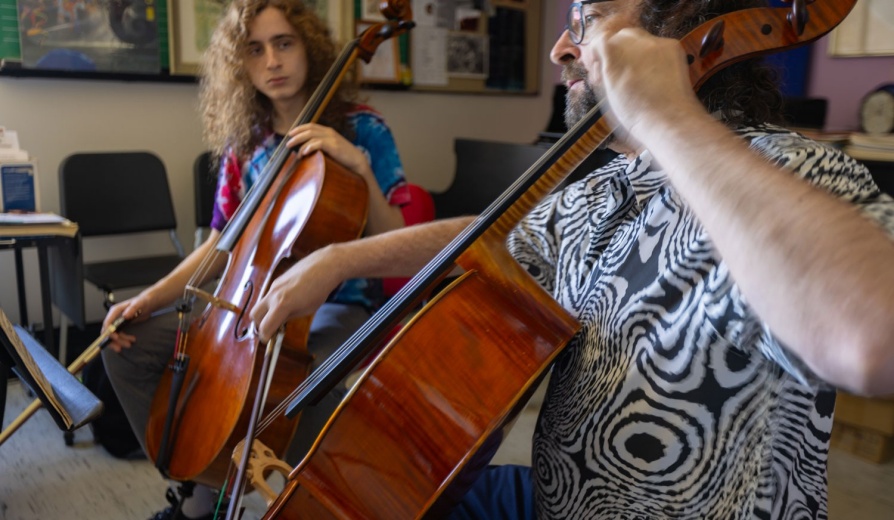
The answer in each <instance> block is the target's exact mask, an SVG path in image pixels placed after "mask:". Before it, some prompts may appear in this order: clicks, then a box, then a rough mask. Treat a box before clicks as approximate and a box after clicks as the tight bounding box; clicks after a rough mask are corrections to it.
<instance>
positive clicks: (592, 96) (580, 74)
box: [562, 62, 602, 128]
mask: <svg viewBox="0 0 894 520" xmlns="http://www.w3.org/2000/svg"><path fill="white" fill-rule="evenodd" d="M575 79H579V80H581V83H583V88H577V89H575V90H574V91H572V90H569V91H568V93H567V94H566V95H565V125H566V126H567V127H568V128H571V127H573V126H574V125H576V124H577V123H578V121H580V120H581V119H583V118H584V116H586V115H587V113H588V112H589V111H590V109H592V108H593V107H595V106H596V104H597V103H599V99H600V98H601V97H602V96H601V93H599V94H598V93H597V92H596V91H595V89H593V87H591V86H590V83H589V82H588V81H587V70H586V69H585V68H584V67H583V66H581V65H580V64H579V63H578V62H573V63H570V64H568V65H565V68H563V69H562V81H564V82H566V83H567V82H568V81H571V80H575Z"/></svg>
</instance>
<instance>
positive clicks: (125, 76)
mask: <svg viewBox="0 0 894 520" xmlns="http://www.w3.org/2000/svg"><path fill="white" fill-rule="evenodd" d="M0 77H7V78H53V79H87V80H106V81H140V82H146V83H197V82H198V79H197V78H196V76H192V75H181V74H169V73H168V71H167V70H163V71H162V72H161V73H160V74H138V73H134V72H90V71H80V70H50V69H28V68H25V67H22V65H21V64H20V63H18V62H9V61H7V60H4V61H3V62H2V63H0Z"/></svg>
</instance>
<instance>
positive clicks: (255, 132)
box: [103, 0, 408, 520]
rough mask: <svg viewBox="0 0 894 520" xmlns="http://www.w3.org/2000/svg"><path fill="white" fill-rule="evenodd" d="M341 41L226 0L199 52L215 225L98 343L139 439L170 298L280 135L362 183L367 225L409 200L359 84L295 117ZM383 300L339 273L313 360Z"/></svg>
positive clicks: (205, 503)
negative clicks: (213, 162) (307, 116)
mask: <svg viewBox="0 0 894 520" xmlns="http://www.w3.org/2000/svg"><path fill="white" fill-rule="evenodd" d="M336 55H337V49H336V47H335V45H334V43H333V42H332V39H331V37H330V34H329V31H328V30H327V29H326V27H325V25H324V23H323V22H322V21H321V20H320V18H319V17H317V16H316V14H315V13H314V12H313V11H312V10H311V9H310V8H308V7H307V6H305V5H304V4H303V3H301V2H300V1H298V0H234V1H233V2H232V3H231V4H230V5H229V7H228V8H227V10H226V14H225V15H224V17H223V19H222V20H221V22H220V24H219V25H218V27H217V28H216V30H215V32H214V34H213V37H212V39H211V43H210V46H209V48H208V50H207V52H206V53H205V59H204V61H203V65H202V72H201V84H200V89H199V96H200V97H199V99H200V109H201V115H202V122H203V127H204V136H205V139H206V141H207V143H208V145H209V147H210V149H211V150H212V151H213V153H214V154H215V155H216V156H217V157H218V158H219V163H220V171H219V178H218V185H217V191H216V200H215V207H214V216H213V219H212V224H211V227H212V231H211V233H210V235H209V237H208V239H207V240H206V241H205V242H204V243H203V244H202V245H201V246H200V247H198V248H197V249H196V250H195V251H193V252H192V253H191V254H190V255H189V256H187V257H186V258H185V259H184V260H183V262H182V263H181V264H180V265H179V266H178V267H177V268H175V269H174V270H173V271H172V272H171V273H170V274H168V275H167V276H165V277H164V278H163V279H161V280H159V281H158V282H157V283H156V284H154V285H152V286H151V287H149V288H147V289H145V290H144V291H142V292H141V293H140V294H138V295H137V296H135V297H133V298H131V299H129V300H126V301H123V302H120V303H118V304H116V305H114V306H113V307H112V308H111V309H110V310H109V312H108V315H107V316H106V318H105V321H104V324H103V325H104V326H105V327H107V326H109V325H110V324H111V323H112V322H113V321H114V320H115V319H116V318H118V317H119V316H124V317H125V318H128V319H129V320H130V321H129V322H128V323H127V325H126V326H125V327H123V328H122V330H120V331H119V332H117V333H115V334H114V335H113V336H112V338H111V342H110V348H108V349H106V350H105V351H104V353H103V360H104V362H105V365H106V370H107V372H108V374H109V378H110V380H111V382H112V384H113V387H114V388H115V391H116V393H117V395H118V397H119V399H120V401H121V404H122V406H123V408H124V410H125V413H126V414H127V417H128V420H129V421H130V423H131V426H132V427H133V429H134V432H135V433H136V435H137V438H138V439H139V440H140V442H141V444H142V445H143V447H144V449H145V446H146V444H145V430H146V424H147V421H148V413H149V409H150V407H151V403H152V400H153V396H154V394H155V389H156V387H157V385H158V382H159V379H160V377H161V375H162V373H163V371H164V370H165V366H166V364H167V362H168V360H169V359H170V357H171V354H172V352H173V347H174V338H175V332H176V326H177V318H176V313H174V312H171V311H170V307H171V306H172V305H173V304H174V302H175V301H176V300H177V299H178V298H180V297H181V296H182V294H183V291H184V288H185V286H186V284H187V283H188V282H189V281H190V280H191V279H193V276H194V275H195V274H196V272H197V269H198V268H199V266H200V264H202V262H203V261H205V260H206V258H213V260H212V261H211V263H210V268H207V269H203V271H202V275H203V276H202V279H200V280H198V282H199V284H201V283H207V282H210V281H212V280H213V279H214V278H215V277H217V276H218V275H220V274H221V273H222V271H223V269H224V268H225V267H226V257H225V256H223V255H213V253H214V245H215V243H216V241H217V238H218V237H219V236H220V232H221V230H222V229H223V228H224V226H225V225H226V224H227V222H228V221H229V219H230V218H231V217H232V216H233V214H234V213H235V211H236V209H237V207H238V206H239V203H240V202H241V201H242V200H243V198H244V197H245V195H246V193H247V192H248V190H249V189H250V188H251V186H252V185H253V183H254V182H255V181H256V180H257V179H258V177H259V175H260V174H261V172H262V171H263V169H264V167H265V166H266V164H267V162H268V160H269V159H270V157H271V155H272V154H273V152H274V151H275V150H276V148H277V146H279V145H280V144H281V143H285V145H286V146H288V147H290V148H292V149H294V150H296V151H297V152H296V153H298V154H299V155H300V156H305V155H308V154H310V153H313V152H316V151H319V150H322V151H323V152H324V153H325V154H327V155H328V156H329V157H330V158H332V159H333V160H335V161H337V162H338V163H340V164H341V165H342V166H344V167H346V168H347V169H348V170H350V171H353V172H355V173H357V174H358V175H360V176H362V177H363V179H364V180H365V181H366V183H367V185H368V187H369V200H368V208H369V209H368V211H369V214H368V220H367V223H366V228H365V231H364V234H365V235H375V234H378V233H382V232H385V231H389V230H393V229H396V228H399V227H402V226H403V224H404V221H403V217H402V215H401V211H400V207H399V206H401V205H402V204H404V203H406V202H408V201H407V200H405V199H402V198H401V195H400V190H398V191H397V193H398V194H395V190H396V188H398V187H400V186H401V185H402V184H404V175H403V169H402V166H401V162H400V158H399V156H398V153H397V148H396V146H395V143H394V140H393V138H392V136H391V132H390V130H389V129H388V127H387V126H386V125H385V123H384V121H383V119H382V117H381V116H380V115H379V114H378V113H376V112H375V111H374V110H372V109H371V108H370V107H367V106H364V105H361V104H359V103H358V101H357V89H356V86H355V85H354V84H352V83H350V82H347V81H345V82H343V83H342V85H341V86H340V87H339V88H338V90H337V91H336V92H335V93H334V95H333V96H332V99H331V101H330V102H329V103H328V105H327V108H326V110H325V113H324V114H323V115H322V117H321V119H320V122H319V123H318V124H303V125H300V126H296V127H294V128H293V127H292V125H293V123H294V122H295V121H296V120H297V118H298V115H299V114H300V113H301V111H302V109H303V108H304V106H305V104H306V102H307V100H308V99H309V97H310V96H311V94H312V93H313V91H314V89H316V88H317V86H318V85H319V84H320V82H321V80H322V79H323V77H324V75H325V74H326V72H327V71H328V70H329V68H330V66H331V65H332V64H333V62H334V61H335V58H336ZM382 300H383V295H382V291H381V283H380V282H379V281H378V280H370V279H363V278H360V279H353V280H348V281H346V282H345V283H343V284H341V285H340V286H339V287H338V288H337V289H336V290H334V291H333V293H332V294H331V295H329V297H328V298H327V302H326V303H325V304H324V305H323V306H321V307H320V309H319V311H318V312H317V313H316V315H315V318H314V320H313V322H312V325H311V331H310V339H309V345H308V347H309V350H310V351H311V353H312V354H313V355H314V359H315V365H316V364H319V363H320V362H321V361H322V360H325V359H326V357H327V356H328V355H329V354H330V353H331V352H332V351H333V350H334V349H335V348H337V347H338V346H339V345H341V343H342V342H343V341H344V340H345V339H346V338H347V337H348V336H349V335H350V334H351V333H352V332H353V331H354V330H355V329H356V328H358V327H359V326H360V325H361V324H362V323H363V322H364V321H366V319H367V318H368V317H369V316H370V313H371V312H372V311H374V310H375V309H376V308H377V307H378V306H379V305H380V304H381V303H382ZM344 392H345V389H344V388H343V387H340V388H336V389H335V390H333V391H332V392H331V393H330V394H328V395H327V396H326V397H325V398H324V399H322V401H321V402H320V403H319V404H318V405H317V406H315V407H312V408H311V409H308V410H307V411H305V412H304V413H303V414H302V417H301V421H300V426H299V433H298V434H297V435H296V438H295V440H294V442H293V446H292V448H291V449H290V451H289V457H288V458H289V459H290V461H291V462H293V463H295V462H297V460H298V459H299V458H300V455H301V454H302V453H303V452H304V451H306V450H307V448H308V447H309V446H310V444H311V443H312V442H313V440H314V439H315V438H316V434H317V432H318V431H319V429H320V428H321V427H322V425H323V424H325V421H326V419H327V418H328V416H329V414H330V413H331V411H332V410H333V409H334V408H335V406H336V405H337V404H338V402H339V401H340V400H341V397H342V395H343V394H344ZM168 496H169V500H171V502H172V505H171V507H168V508H167V509H166V510H164V511H162V512H160V513H158V514H157V515H156V516H155V517H154V518H155V519H157V520H165V519H182V518H211V507H212V504H213V500H212V497H213V493H212V492H211V490H209V489H207V488H204V487H202V486H198V487H197V488H196V490H195V493H194V495H193V497H192V498H191V499H190V500H186V501H184V500H182V499H180V500H178V499H176V498H175V497H174V496H173V493H172V492H169V494H168Z"/></svg>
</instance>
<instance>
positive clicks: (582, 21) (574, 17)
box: [565, 0, 608, 45]
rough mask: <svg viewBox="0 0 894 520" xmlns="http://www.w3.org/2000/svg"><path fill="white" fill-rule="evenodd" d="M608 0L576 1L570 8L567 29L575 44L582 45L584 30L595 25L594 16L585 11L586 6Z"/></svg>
mask: <svg viewBox="0 0 894 520" xmlns="http://www.w3.org/2000/svg"><path fill="white" fill-rule="evenodd" d="M606 1H608V0H583V1H581V2H574V3H573V4H571V7H569V8H568V18H567V21H568V23H567V24H566V25H565V30H566V31H568V35H569V36H571V41H572V42H573V43H574V44H575V45H580V43H581V42H582V41H584V30H586V28H587V27H590V26H591V25H593V16H592V15H589V16H588V15H587V14H585V13H584V6H586V5H590V4H596V3H599V2H606Z"/></svg>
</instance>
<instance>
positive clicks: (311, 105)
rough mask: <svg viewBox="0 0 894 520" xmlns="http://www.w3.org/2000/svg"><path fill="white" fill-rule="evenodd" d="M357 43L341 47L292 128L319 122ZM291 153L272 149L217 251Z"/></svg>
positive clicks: (230, 242)
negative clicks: (268, 158)
mask: <svg viewBox="0 0 894 520" xmlns="http://www.w3.org/2000/svg"><path fill="white" fill-rule="evenodd" d="M358 43H359V39H354V40H352V41H350V42H349V43H348V44H347V45H345V48H344V49H343V50H342V52H341V54H339V56H338V58H337V59H336V60H335V63H334V64H333V65H332V67H330V68H329V71H328V72H327V73H326V76H325V77H324V78H323V81H321V82H320V84H319V86H318V87H317V88H316V90H314V93H313V94H312V95H311V97H310V99H308V101H307V103H306V104H305V105H304V109H303V110H302V111H301V113H300V114H299V115H298V118H297V119H295V122H294V123H292V128H295V127H296V126H299V125H303V124H307V123H315V122H317V121H318V120H319V119H320V117H321V116H322V114H323V112H324V111H325V109H326V105H328V103H329V100H330V99H331V98H332V96H333V94H334V93H335V91H336V90H337V89H338V85H339V84H341V81H342V79H343V78H344V76H345V74H346V73H347V71H348V69H349V68H350V65H351V64H352V63H354V60H355V59H356V56H357V49H358ZM291 151H292V150H291V149H289V148H288V147H286V146H285V140H283V142H282V143H280V144H279V146H277V147H276V151H274V153H273V155H272V156H271V157H270V160H269V161H268V162H267V165H266V166H265V167H264V170H263V172H262V173H261V175H260V176H259V177H258V180H257V182H256V183H255V184H254V185H253V186H252V188H251V190H250V191H249V193H248V195H247V196H246V197H245V200H243V201H242V204H240V206H239V210H238V211H236V213H235V214H234V215H233V218H232V219H230V221H229V222H228V223H227V226H226V227H225V228H224V229H223V231H222V232H221V235H220V238H219V239H218V241H217V250H218V251H222V252H230V251H232V250H233V248H234V247H235V246H236V243H237V242H238V241H239V238H240V237H241V236H242V232H243V231H244V230H245V227H246V226H247V225H248V222H249V220H251V217H252V215H254V214H255V212H256V211H257V209H258V207H259V206H260V204H261V200H263V198H264V195H265V194H266V193H267V191H268V190H269V189H270V186H271V185H272V184H273V181H274V179H276V177H277V174H278V173H279V170H280V168H282V166H283V164H285V162H286V159H287V158H288V156H289V153H291ZM289 173H291V172H289Z"/></svg>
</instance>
